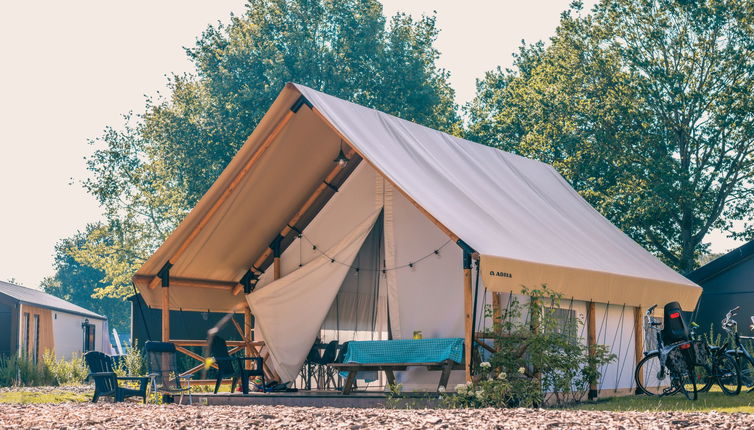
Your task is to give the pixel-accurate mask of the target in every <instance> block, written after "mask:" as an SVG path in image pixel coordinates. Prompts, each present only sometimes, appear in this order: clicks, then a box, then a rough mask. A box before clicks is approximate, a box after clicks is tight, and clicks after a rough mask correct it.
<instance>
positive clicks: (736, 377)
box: [714, 354, 741, 396]
mask: <svg viewBox="0 0 754 430" xmlns="http://www.w3.org/2000/svg"><path fill="white" fill-rule="evenodd" d="M714 363H715V367H714V372H715V379H716V380H717V385H719V386H720V389H722V390H723V393H725V394H727V395H729V396H735V395H736V394H738V393H740V392H741V373H740V372H739V371H738V364H737V363H736V359H735V358H733V357H732V356H730V355H728V354H720V355H719V356H717V357H715V359H714Z"/></svg>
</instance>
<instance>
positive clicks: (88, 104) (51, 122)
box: [0, 0, 740, 287]
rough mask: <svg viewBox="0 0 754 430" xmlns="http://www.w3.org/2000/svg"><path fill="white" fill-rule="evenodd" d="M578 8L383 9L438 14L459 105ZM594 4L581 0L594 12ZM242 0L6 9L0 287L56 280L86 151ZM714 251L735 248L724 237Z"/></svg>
mask: <svg viewBox="0 0 754 430" xmlns="http://www.w3.org/2000/svg"><path fill="white" fill-rule="evenodd" d="M570 1H571V0H538V1H528V2H526V1H519V0H496V1H493V0H486V1H482V0H467V1H458V0H384V1H383V5H384V10H385V14H386V15H387V16H390V15H393V14H394V13H396V12H398V11H402V12H406V13H409V14H411V15H414V16H420V15H422V14H433V13H434V14H436V17H437V26H438V27H439V29H440V30H441V32H440V35H439V36H438V38H437V42H436V47H437V48H438V49H439V51H440V53H441V56H440V59H439V65H440V66H441V67H443V68H445V69H447V70H448V71H450V73H451V77H450V83H451V86H452V87H453V88H454V89H455V91H456V96H457V101H458V102H459V103H460V104H464V103H466V102H468V101H469V100H471V99H472V98H473V96H474V92H475V81H476V79H478V78H482V77H483V76H484V73H485V72H486V71H489V70H492V69H494V68H495V67H497V66H502V67H508V66H510V65H511V62H512V56H511V54H512V53H513V52H515V51H516V50H517V48H518V46H519V45H520V43H521V40H522V39H525V40H526V41H527V42H534V41H537V40H546V39H547V38H549V37H550V36H552V35H553V34H554V31H555V28H556V27H557V24H558V20H559V16H560V13H561V12H562V11H563V10H565V9H566V8H567V7H568V4H569V3H570ZM594 2H595V0H586V1H585V2H584V3H585V6H586V7H587V8H591V6H592V5H593V4H594ZM243 10H244V2H243V0H212V1H204V0H160V1H154V0H131V1H128V2H114V1H101V0H96V1H95V0H71V1H67V2H58V1H51V0H49V1H42V2H24V1H13V2H10V1H8V2H6V1H3V2H0V40H3V56H2V61H1V62H0V280H9V279H15V280H16V281H17V282H18V283H21V284H23V285H25V286H28V287H37V286H38V285H39V283H40V282H41V281H42V279H43V278H44V277H45V276H50V275H52V274H53V272H54V269H53V255H54V247H55V243H56V242H57V241H58V240H60V239H61V238H64V237H68V236H70V235H72V234H74V233H75V232H76V231H79V230H82V229H83V228H84V227H85V225H86V224H87V223H89V222H93V221H97V220H99V219H101V212H102V211H101V209H100V207H99V206H98V204H97V202H96V201H95V200H94V199H93V198H92V197H91V196H89V195H88V194H87V193H86V192H85V191H84V189H83V188H82V187H81V180H82V179H84V178H85V177H86V176H87V170H86V163H85V157H86V156H87V155H88V154H90V153H91V152H92V147H91V146H90V145H89V144H88V143H87V142H88V140H89V139H92V138H94V137H96V136H98V135H100V134H101V133H102V131H103V129H104V128H105V127H106V126H107V125H118V124H120V123H121V119H120V118H121V115H122V114H124V113H126V112H128V111H134V112H140V111H142V110H143V108H144V102H145V96H147V95H155V94H157V92H159V91H161V90H164V89H165V83H166V75H169V74H171V73H184V72H191V71H192V65H191V64H190V62H189V61H188V60H187V59H186V56H185V54H184V51H183V47H188V46H191V45H193V43H194V42H195V41H196V38H197V37H198V36H199V35H200V34H201V32H202V31H203V30H204V29H205V28H206V27H207V25H209V24H214V23H217V22H218V21H227V19H228V17H229V15H230V13H231V12H234V13H236V14H240V13H242V12H243ZM708 240H710V241H711V242H712V251H713V252H723V251H727V250H729V249H732V248H734V247H736V246H738V245H740V244H739V243H736V242H734V241H731V240H730V239H727V238H725V237H724V235H722V234H721V233H719V232H717V233H713V234H711V235H710V236H709V237H708Z"/></svg>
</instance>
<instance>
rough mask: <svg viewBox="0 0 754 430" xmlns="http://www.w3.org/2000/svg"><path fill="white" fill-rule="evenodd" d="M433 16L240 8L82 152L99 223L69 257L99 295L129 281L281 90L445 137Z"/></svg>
mask: <svg viewBox="0 0 754 430" xmlns="http://www.w3.org/2000/svg"><path fill="white" fill-rule="evenodd" d="M436 36H437V29H436V27H435V20H434V18H433V17H423V18H421V19H419V20H414V19H412V18H410V17H408V16H406V15H402V14H398V15H396V16H394V17H393V18H392V19H391V20H390V23H389V24H387V23H386V20H385V18H384V17H383V15H382V6H381V5H380V3H379V2H378V1H376V0H344V1H338V2H333V1H327V0H250V1H249V3H248V5H247V10H246V12H245V14H243V16H232V17H231V20H230V23H229V24H227V25H217V26H210V27H209V28H208V29H207V30H206V31H205V32H204V33H203V34H202V36H201V37H200V38H199V40H198V41H197V43H196V45H195V46H194V47H191V48H188V49H186V53H187V55H188V57H189V58H190V59H191V61H193V63H194V64H195V66H196V73H195V74H191V75H180V76H172V77H171V78H170V79H169V83H168V87H169V95H168V96H167V97H158V98H150V99H148V100H147V106H146V112H145V114H144V115H141V116H133V115H128V116H126V124H125V126H124V127H122V128H114V127H111V128H108V129H106V131H105V133H104V134H103V136H101V137H100V138H98V139H96V140H95V141H94V142H93V143H94V145H96V147H97V149H96V150H95V152H94V153H93V155H92V156H91V157H90V158H89V159H88V167H89V169H90V170H91V172H92V176H91V178H90V179H89V180H87V181H86V182H85V187H86V189H87V190H88V191H89V192H90V193H91V194H93V195H94V196H95V197H97V199H98V200H99V202H100V203H101V204H102V206H103V207H104V208H105V215H106V219H107V222H106V223H104V224H103V225H101V226H99V227H97V228H96V229H93V230H92V231H91V232H90V235H91V237H90V239H89V240H87V243H86V244H85V245H84V246H83V247H81V248H80V249H79V250H77V251H76V252H75V256H76V258H77V259H78V260H79V261H82V262H84V263H86V264H88V265H91V266H92V267H96V268H98V269H100V270H102V271H103V272H104V273H105V281H106V282H107V283H108V287H106V288H104V289H103V291H104V292H105V293H104V294H106V295H111V296H115V297H118V296H122V295H124V294H127V293H128V292H129V291H130V277H131V275H132V274H133V273H134V272H135V271H136V269H137V268H138V267H139V266H140V264H141V263H142V262H143V261H144V260H145V259H146V258H148V256H149V255H150V254H151V253H152V252H153V251H154V249H155V248H156V247H157V246H158V245H159V244H160V243H161V242H162V241H163V240H164V239H165V237H166V236H167V235H168V234H169V233H170V232H171V231H172V229H173V228H174V227H175V226H176V225H177V223H178V222H179V221H180V220H181V219H182V218H183V217H184V216H185V214H186V213H187V211H188V210H189V209H190V208H191V207H193V206H194V204H195V203H196V202H197V201H198V200H199V198H201V196H202V195H203V194H204V192H205V191H206V190H207V189H208V188H209V187H210V185H211V184H212V183H213V182H214V180H215V179H216V178H217V176H219V174H220V173H221V172H222V170H223V169H224V168H225V166H226V165H227V163H228V162H229V161H230V159H231V158H232V157H233V155H234V154H235V153H236V152H237V151H238V149H239V148H240V147H241V145H242V144H243V142H244V141H245V139H246V138H247V137H248V135H249V134H250V133H251V132H252V130H253V129H254V127H255V126H256V124H257V123H258V122H259V120H260V119H261V118H262V116H263V115H264V113H265V112H266V110H267V109H268V108H269V106H270V105H271V104H272V102H273V100H274V98H275V97H276V95H277V94H278V93H279V91H280V90H281V89H282V88H283V86H284V84H285V83H286V82H289V81H294V82H298V83H302V84H305V85H308V86H310V87H313V88H315V89H318V90H322V91H325V92H327V93H330V94H333V95H335V96H339V97H342V98H345V99H348V100H351V101H354V102H357V103H361V104H364V105H367V106H370V107H374V108H377V109H381V110H384V111H386V112H389V113H393V114H395V115H398V116H401V117H403V118H406V119H409V120H413V121H416V122H419V123H423V124H426V125H428V126H431V127H435V128H439V129H442V130H446V131H451V132H453V131H457V130H458V127H459V118H458V116H457V113H456V106H455V104H454V102H453V97H454V94H453V91H452V89H451V88H450V86H449V85H448V83H447V78H448V74H447V72H445V71H444V70H441V69H439V68H438V67H437V66H436V64H435V61H436V59H437V57H438V55H439V54H438V52H437V50H436V49H435V48H434V47H433V43H434V40H435V37H436Z"/></svg>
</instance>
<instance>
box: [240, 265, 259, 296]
mask: <svg viewBox="0 0 754 430" xmlns="http://www.w3.org/2000/svg"><path fill="white" fill-rule="evenodd" d="M257 279H258V276H257V275H256V274H254V272H252V271H251V270H247V271H246V273H245V274H244V275H243V278H241V282H239V283H240V284H241V285H243V293H244V294H251V292H252V291H254V287H255V286H256V284H257Z"/></svg>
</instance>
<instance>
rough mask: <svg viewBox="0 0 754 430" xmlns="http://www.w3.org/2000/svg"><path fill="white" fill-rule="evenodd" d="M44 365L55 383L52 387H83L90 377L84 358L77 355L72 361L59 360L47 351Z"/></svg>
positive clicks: (43, 361)
mask: <svg viewBox="0 0 754 430" xmlns="http://www.w3.org/2000/svg"><path fill="white" fill-rule="evenodd" d="M42 363H43V365H44V367H46V368H47V370H48V371H49V372H50V376H51V377H52V380H53V383H52V384H50V385H81V384H83V383H84V382H86V378H87V375H89V368H88V367H87V366H86V363H85V362H84V358H83V357H81V356H78V355H76V354H74V355H73V357H71V359H70V360H64V359H60V360H58V359H56V358H55V354H54V353H53V352H51V351H45V353H44V355H43V356H42Z"/></svg>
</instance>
